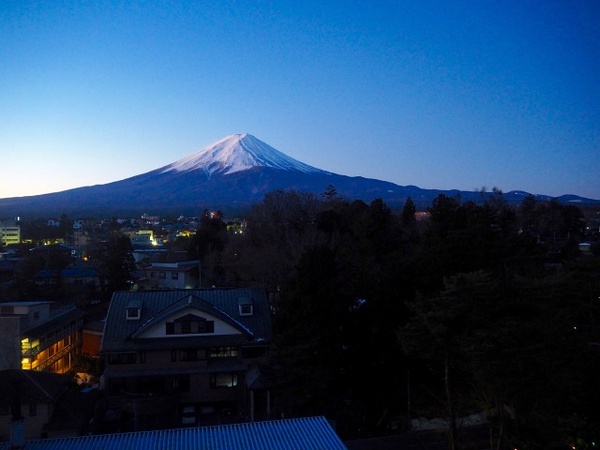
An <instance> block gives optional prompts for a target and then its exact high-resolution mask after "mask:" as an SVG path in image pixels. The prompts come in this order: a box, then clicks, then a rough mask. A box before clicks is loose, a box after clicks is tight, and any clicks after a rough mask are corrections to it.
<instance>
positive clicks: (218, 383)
mask: <svg viewBox="0 0 600 450" xmlns="http://www.w3.org/2000/svg"><path fill="white" fill-rule="evenodd" d="M236 386H237V374H235V373H212V374H211V375H210V387H211V388H232V387H236Z"/></svg>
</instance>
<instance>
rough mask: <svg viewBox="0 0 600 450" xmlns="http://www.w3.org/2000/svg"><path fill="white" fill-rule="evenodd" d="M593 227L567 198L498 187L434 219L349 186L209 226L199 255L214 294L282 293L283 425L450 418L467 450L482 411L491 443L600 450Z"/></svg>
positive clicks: (444, 202)
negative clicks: (519, 198) (303, 419)
mask: <svg viewBox="0 0 600 450" xmlns="http://www.w3.org/2000/svg"><path fill="white" fill-rule="evenodd" d="M595 214H597V213H595ZM418 219H420V220H418ZM589 219H590V218H589V217H588V218H587V219H586V217H585V216H584V213H583V211H582V210H581V209H580V208H578V207H576V206H572V205H564V204H560V203H558V202H557V201H550V202H543V203H542V202H537V201H536V200H535V199H533V197H527V198H525V199H524V200H523V202H522V203H521V204H520V205H509V204H507V203H506V202H505V201H504V200H503V197H502V193H501V192H500V191H497V190H495V191H493V192H487V193H486V192H482V201H481V202H479V203H475V202H470V201H469V202H461V201H460V198H452V197H447V196H444V195H440V196H439V197H438V198H436V200H435V201H434V202H433V204H432V206H431V207H430V208H429V209H428V211H426V213H425V214H418V213H417V211H416V210H415V206H414V203H413V202H412V200H411V199H410V198H409V199H408V200H407V201H406V204H405V205H404V207H403V208H402V209H401V210H400V211H392V210H391V209H390V208H388V207H387V206H386V204H384V203H383V202H382V201H381V200H376V201H373V202H372V203H371V204H366V203H364V202H361V201H347V200H344V199H341V198H339V197H338V196H337V194H336V192H335V188H330V189H328V191H327V192H326V193H325V194H323V195H322V196H320V197H319V196H315V195H313V194H308V193H302V192H294V191H285V192H284V191H275V192H272V193H269V194H267V195H266V196H265V198H264V200H263V202H261V203H260V204H258V205H255V206H254V207H253V208H252V210H251V212H250V213H249V215H248V218H247V221H246V223H245V226H244V227H242V228H240V232H236V233H228V232H227V226H226V224H224V223H223V222H222V219H221V218H220V217H219V216H218V215H217V216H214V217H213V218H210V217H209V216H208V215H205V217H204V218H203V221H202V224H201V225H200V228H199V230H198V234H197V235H196V237H195V238H194V239H193V241H192V242H191V245H190V247H189V248H190V252H191V256H197V257H200V258H201V259H202V261H204V263H205V272H206V273H204V274H203V277H204V283H205V284H207V285H213V284H214V285H218V286H249V285H256V286H266V287H267V288H268V289H269V292H270V293H271V295H272V304H273V309H274V313H275V314H274V317H275V319H274V320H275V322H274V326H275V335H276V342H275V350H274V354H273V357H274V367H273V373H272V378H273V381H274V382H275V383H276V385H277V387H278V388H277V391H276V395H274V403H275V410H276V411H277V412H278V413H280V414H282V415H285V416H307V415H315V414H324V415H326V416H327V417H328V418H329V419H330V420H332V421H333V422H334V423H335V424H336V428H337V430H338V432H339V433H340V435H342V436H343V437H345V438H354V437H365V436H374V435H381V434H386V433H398V432H402V431H406V430H409V429H411V420H412V425H413V426H414V424H415V419H418V418H421V420H420V423H423V419H428V420H430V419H435V418H439V419H442V420H443V421H444V422H445V423H447V424H449V426H448V427H447V430H446V431H447V433H448V439H449V444H450V447H451V448H454V449H458V448H468V446H469V443H468V438H465V437H464V436H466V435H465V434H464V430H465V429H466V427H467V425H468V420H467V418H473V415H476V416H475V417H479V418H481V419H482V421H483V424H484V425H483V426H485V427H486V428H487V430H488V431H487V433H486V436H489V439H488V438H486V441H487V442H486V443H487V444H489V448H494V449H503V448H507V449H508V448H511V449H512V448H519V449H524V448H540V449H542V448H543V449H548V448H552V447H556V448H561V446H564V445H570V446H572V445H577V448H585V447H584V446H585V445H588V446H590V448H591V446H593V445H600V441H598V439H600V436H599V432H600V376H599V375H600V335H599V333H600V323H599V321H600V298H599V297H600V276H599V275H600V252H599V251H598V250H599V249H600V247H599V246H598V244H597V239H598V225H599V224H598V222H597V217H596V216H593V217H591V222H590V220H589ZM590 223H591V226H590ZM594 224H595V225H594ZM594 226H595V229H594ZM584 240H585V241H586V242H587V243H589V244H590V245H589V247H586V248H585V251H582V250H580V245H579V244H580V243H581V242H582V241H584ZM480 448H481V447H480Z"/></svg>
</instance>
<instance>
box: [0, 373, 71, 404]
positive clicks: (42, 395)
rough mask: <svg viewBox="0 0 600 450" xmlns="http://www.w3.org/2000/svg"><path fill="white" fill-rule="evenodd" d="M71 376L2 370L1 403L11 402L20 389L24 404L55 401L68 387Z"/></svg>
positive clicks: (19, 392)
mask: <svg viewBox="0 0 600 450" xmlns="http://www.w3.org/2000/svg"><path fill="white" fill-rule="evenodd" d="M70 380H71V378H70V377H69V376H68V375H61V374H57V373H51V372H38V371H34V370H19V369H16V370H2V371H0V403H10V402H11V401H12V399H13V398H14V396H15V394H16V393H17V391H18V394H19V397H20V400H21V403H22V404H25V403H54V402H55V401H56V400H57V399H58V397H59V396H60V395H61V394H62V393H63V392H64V391H65V390H66V389H67V387H68V383H69V381H70Z"/></svg>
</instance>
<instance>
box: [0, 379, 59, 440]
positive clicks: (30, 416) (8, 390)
mask: <svg viewBox="0 0 600 450" xmlns="http://www.w3.org/2000/svg"><path fill="white" fill-rule="evenodd" d="M70 380H71V377H70V376H68V375H60V374H56V373H48V372H35V371H31V370H2V371H0V441H8V440H9V439H10V437H11V425H12V422H13V419H14V418H15V417H19V416H20V417H21V418H22V419H21V421H22V422H23V426H24V428H23V433H24V438H25V439H40V438H41V437H42V433H43V432H44V428H45V426H46V425H47V424H48V423H49V422H50V420H51V418H52V415H53V413H54V409H55V407H56V404H57V402H58V400H59V398H60V396H61V395H62V394H63V393H64V392H65V391H66V390H67V385H68V383H69V382H70ZM16 408H17V409H19V411H16ZM1 446H2V444H1V443H0V448H2V447H1Z"/></svg>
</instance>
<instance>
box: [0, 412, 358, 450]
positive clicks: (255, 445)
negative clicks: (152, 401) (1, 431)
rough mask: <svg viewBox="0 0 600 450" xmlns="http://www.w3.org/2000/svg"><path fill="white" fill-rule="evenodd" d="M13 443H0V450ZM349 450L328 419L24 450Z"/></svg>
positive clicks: (45, 443)
mask: <svg viewBox="0 0 600 450" xmlns="http://www.w3.org/2000/svg"><path fill="white" fill-rule="evenodd" d="M8 449H10V443H8V442H3V443H0V450H8ZM117 449H118V450H121V449H128V450H166V449H168V450H200V449H210V450H299V449H302V450H347V447H346V446H345V445H344V443H343V442H342V441H341V439H340V438H339V436H338V435H337V434H336V433H335V431H334V430H333V428H332V427H331V425H330V424H329V422H327V420H326V419H325V418H324V417H322V416H321V417H306V418H299V419H284V420H271V421H267V422H252V423H241V424H234V425H221V426H212V427H198V428H177V429H170V430H156V431H141V432H134V433H118V434H105V435H94V436H81V437H75V438H63V439H45V440H35V441H26V443H25V447H24V450H117Z"/></svg>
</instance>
